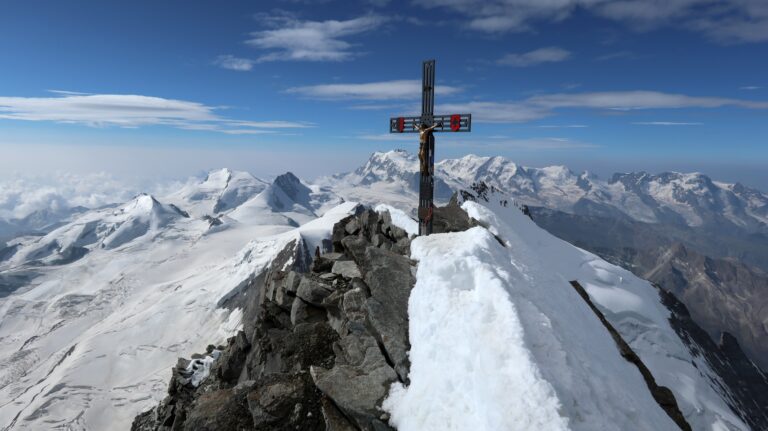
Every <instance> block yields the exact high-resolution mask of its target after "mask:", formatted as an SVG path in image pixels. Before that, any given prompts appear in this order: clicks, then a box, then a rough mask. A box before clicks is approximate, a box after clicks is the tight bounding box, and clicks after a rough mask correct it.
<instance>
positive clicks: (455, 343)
mask: <svg viewBox="0 0 768 431" xmlns="http://www.w3.org/2000/svg"><path fill="white" fill-rule="evenodd" d="M412 257H413V258H414V259H416V260H418V261H419V269H418V273H417V283H416V286H415V287H414V289H413V292H412V293H411V297H410V301H409V306H408V313H409V316H411V320H410V337H411V344H412V349H411V353H410V359H411V374H410V379H411V384H410V386H409V387H407V388H404V387H403V386H401V385H395V386H394V387H393V388H392V391H391V393H390V396H389V398H388V399H387V400H386V401H385V403H384V408H385V409H386V410H387V411H389V412H390V413H391V415H392V420H391V422H392V423H393V424H394V425H395V426H396V427H397V428H398V430H400V431H409V430H423V431H430V430H441V431H450V430H533V429H536V430H565V429H568V427H567V423H568V420H567V419H566V418H564V417H562V416H561V415H560V414H559V409H560V407H561V406H560V402H559V400H558V399H557V396H556V395H555V393H554V391H553V389H552V386H551V385H550V384H549V383H548V382H547V381H546V380H544V379H543V378H542V377H541V375H540V373H539V370H538V367H537V365H536V364H535V363H534V360H533V358H532V357H531V355H530V352H529V351H528V350H527V349H526V348H525V343H524V341H523V337H524V334H523V329H522V326H521V324H520V320H519V317H518V314H517V312H516V310H515V306H514V304H512V302H511V301H510V300H509V297H508V294H507V292H506V286H507V285H508V283H509V275H508V274H507V273H506V268H507V267H509V263H508V262H505V260H504V251H503V249H502V248H501V246H500V245H499V244H498V243H497V242H496V240H495V239H494V238H493V236H491V235H490V234H489V233H488V232H487V231H486V230H485V229H482V228H474V229H471V230H469V231H467V232H462V233H457V234H447V235H433V236H430V237H420V238H418V239H416V240H415V241H414V242H413V244H412Z"/></svg>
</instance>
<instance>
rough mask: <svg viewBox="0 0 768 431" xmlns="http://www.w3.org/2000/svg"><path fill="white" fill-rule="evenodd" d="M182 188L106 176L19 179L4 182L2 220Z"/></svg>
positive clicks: (1, 188) (57, 175)
mask: <svg viewBox="0 0 768 431" xmlns="http://www.w3.org/2000/svg"><path fill="white" fill-rule="evenodd" d="M180 184H181V183H179V182H177V181H171V180H161V181H152V182H149V181H138V180H127V179H117V178H115V177H114V176H112V175H110V174H107V173H104V172H98V173H89V174H82V175H74V174H70V173H54V174H49V175H38V176H29V175H25V176H16V177H14V178H6V179H3V180H0V218H5V219H13V218H23V217H25V216H27V215H29V214H30V213H32V212H35V211H41V210H47V211H52V212H58V211H63V210H66V209H68V208H73V207H78V206H83V207H86V208H98V207H100V206H103V205H108V204H113V203H119V202H124V201H126V200H128V199H131V198H132V197H133V196H135V195H136V194H138V193H140V192H149V193H153V194H163V193H165V192H168V191H170V190H173V189H175V188H177V187H178V186H179V185H180Z"/></svg>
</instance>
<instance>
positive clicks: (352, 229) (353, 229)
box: [344, 218, 360, 235]
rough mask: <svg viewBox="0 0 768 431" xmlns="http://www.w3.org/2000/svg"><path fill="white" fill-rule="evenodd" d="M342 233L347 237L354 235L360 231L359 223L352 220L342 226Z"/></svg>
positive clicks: (354, 219)
mask: <svg viewBox="0 0 768 431" xmlns="http://www.w3.org/2000/svg"><path fill="white" fill-rule="evenodd" d="M344 231H345V232H346V233H347V234H349V235H355V234H356V233H358V232H359V231H360V222H359V221H358V220H357V219H356V218H353V219H352V220H350V221H349V222H348V223H347V224H346V226H344Z"/></svg>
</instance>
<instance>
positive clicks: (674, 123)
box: [632, 121, 704, 126]
mask: <svg viewBox="0 0 768 431" xmlns="http://www.w3.org/2000/svg"><path fill="white" fill-rule="evenodd" d="M632 124H637V125H640V126H703V125H704V123H685V122H677V121H636V122H634V123H632Z"/></svg>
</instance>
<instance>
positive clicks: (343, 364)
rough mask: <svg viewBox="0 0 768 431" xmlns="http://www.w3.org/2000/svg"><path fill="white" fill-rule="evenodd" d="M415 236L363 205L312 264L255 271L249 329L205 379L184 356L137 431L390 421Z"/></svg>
mask: <svg viewBox="0 0 768 431" xmlns="http://www.w3.org/2000/svg"><path fill="white" fill-rule="evenodd" d="M464 218H466V219H467V220H468V218H467V217H466V214H465V215H464ZM444 224H446V225H449V224H456V222H444ZM410 241H411V239H410V238H409V237H408V235H407V233H406V232H405V231H404V230H402V229H400V228H398V227H397V226H394V225H393V224H392V220H391V218H390V217H389V214H388V213H383V214H378V213H376V212H373V211H370V210H367V211H364V212H362V213H361V214H359V215H355V216H350V217H347V218H346V219H344V220H342V221H341V222H339V223H337V224H336V226H334V229H333V236H332V244H333V245H332V251H331V252H328V253H325V254H319V255H317V256H316V257H315V259H314V261H312V263H311V264H310V265H307V264H303V263H300V264H299V265H298V267H294V270H292V271H288V272H284V271H280V270H279V269H280V268H284V266H283V265H272V268H271V269H270V271H269V272H268V273H267V274H265V275H263V276H260V277H254V278H253V279H252V280H251V282H250V283H249V284H248V285H247V286H246V287H245V292H246V294H244V295H242V296H241V297H240V298H241V300H243V301H246V302H247V303H244V304H240V305H242V306H243V307H244V309H245V312H244V317H243V327H244V331H241V332H239V333H238V334H237V335H236V336H235V337H232V338H230V339H229V340H228V342H227V345H226V346H220V350H221V353H220V355H219V356H218V359H216V360H215V361H214V362H213V364H212V365H211V368H210V374H209V375H208V377H207V378H205V379H203V380H202V382H201V383H200V384H199V386H197V387H195V386H193V385H192V384H191V383H190V380H191V379H189V378H188V375H189V371H188V370H187V368H188V365H189V363H190V362H189V361H186V360H184V359H180V360H179V364H178V365H177V366H176V367H174V368H173V370H172V377H171V382H170V385H169V388H168V396H167V397H166V399H165V400H163V401H162V402H161V403H160V404H159V405H158V406H157V407H155V408H154V409H152V410H150V411H148V412H145V413H142V414H141V415H139V416H137V417H136V419H135V421H134V423H133V426H132V430H135V431H139V430H141V431H144V430H147V431H148V430H153V431H154V430H223V429H227V430H296V429H301V430H324V429H328V430H336V431H347V430H376V431H384V430H389V429H392V428H391V427H390V425H389V424H388V422H387V421H388V417H387V415H386V414H385V413H384V412H383V411H382V410H381V409H380V406H381V403H382V401H383V400H384V398H385V397H386V395H387V393H388V391H389V387H390V385H391V384H392V383H394V382H396V381H400V382H406V383H407V381H408V371H409V366H410V364H409V362H408V356H407V352H408V350H409V349H410V344H409V342H408V312H407V310H408V298H409V295H410V291H411V289H412V288H413V285H414V284H415V278H414V275H413V274H415V262H412V261H411V260H410V259H409V258H408V257H407V256H408V255H409V254H410ZM288 248H289V250H286V251H285V254H286V255H289V254H290V255H294V256H295V253H296V252H295V250H296V248H297V247H296V244H289V247H288ZM295 261H297V262H301V260H300V259H296V260H295ZM301 270H306V271H307V272H300V271H301ZM248 301H250V302H248ZM212 347H213V346H211V349H212ZM211 349H209V350H211ZM195 356H197V357H199V356H200V355H194V356H193V357H195Z"/></svg>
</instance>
